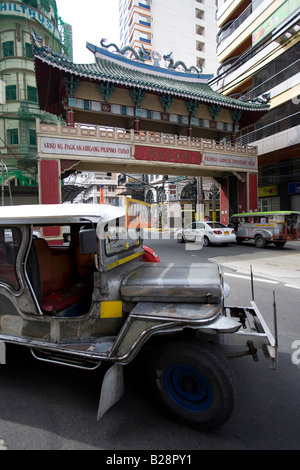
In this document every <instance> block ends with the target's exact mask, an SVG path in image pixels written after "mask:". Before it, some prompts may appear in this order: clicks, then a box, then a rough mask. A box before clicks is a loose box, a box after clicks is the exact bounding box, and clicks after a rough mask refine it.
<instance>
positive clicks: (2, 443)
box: [0, 439, 7, 450]
mask: <svg viewBox="0 0 300 470" xmlns="http://www.w3.org/2000/svg"><path fill="white" fill-rule="evenodd" d="M0 450H7V447H6V445H5V441H4V439H0Z"/></svg>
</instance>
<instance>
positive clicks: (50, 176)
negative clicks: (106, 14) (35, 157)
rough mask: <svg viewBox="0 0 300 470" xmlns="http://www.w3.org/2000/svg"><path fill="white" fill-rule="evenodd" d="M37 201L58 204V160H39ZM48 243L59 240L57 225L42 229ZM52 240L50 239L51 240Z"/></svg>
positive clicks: (55, 242) (59, 189)
mask: <svg viewBox="0 0 300 470" xmlns="http://www.w3.org/2000/svg"><path fill="white" fill-rule="evenodd" d="M39 201H40V204H60V203H61V187H60V162H59V161H58V160H40V161H39ZM43 235H44V237H46V238H48V243H49V244H58V243H60V242H61V240H60V239H61V233H60V228H59V227H47V228H45V229H44V230H43ZM51 240H52V241H51Z"/></svg>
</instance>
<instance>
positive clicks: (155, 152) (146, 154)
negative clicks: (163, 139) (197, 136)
mask: <svg viewBox="0 0 300 470" xmlns="http://www.w3.org/2000/svg"><path fill="white" fill-rule="evenodd" d="M134 158H135V159H136V160H146V161H148V162H168V163H187V164H189V165H200V164H201V161H202V154H201V153H200V152H199V151H198V152H194V151H192V150H185V149H183V150H181V149H171V148H163V147H146V146H142V145H136V146H135V153H134Z"/></svg>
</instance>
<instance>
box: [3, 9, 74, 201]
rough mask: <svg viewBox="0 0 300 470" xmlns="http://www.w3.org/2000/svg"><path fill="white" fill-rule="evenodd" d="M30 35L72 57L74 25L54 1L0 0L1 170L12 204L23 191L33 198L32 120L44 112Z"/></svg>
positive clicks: (34, 183) (34, 175) (33, 139)
mask: <svg viewBox="0 0 300 470" xmlns="http://www.w3.org/2000/svg"><path fill="white" fill-rule="evenodd" d="M33 37H34V39H35V41H37V42H38V43H39V44H40V45H41V46H43V47H45V48H51V50H52V51H53V52H55V53H58V54H64V55H65V56H66V57H67V58H68V59H70V60H72V27H71V26H70V25H66V24H65V23H64V22H63V21H62V20H61V19H60V18H59V16H58V12H57V6H56V1H55V0H23V1H18V2H14V1H11V2H7V1H3V0H0V85H1V86H0V90H1V91H0V117H1V119H0V152H1V162H0V171H1V184H3V182H5V184H4V185H5V193H6V194H8V192H9V191H8V188H9V186H10V189H11V190H12V191H13V196H14V203H20V202H23V203H24V197H25V196H26V197H27V202H33V201H36V200H37V182H36V175H37V146H36V145H37V144H36V125H35V119H36V117H43V116H44V117H45V113H44V112H41V111H40V107H39V103H38V98H37V91H36V78H35V68H34V60H33V53H32V44H31V40H32V38H33ZM47 119H54V116H51V115H47ZM55 119H56V118H55ZM8 183H9V186H8Z"/></svg>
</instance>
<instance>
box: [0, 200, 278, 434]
mask: <svg viewBox="0 0 300 470" xmlns="http://www.w3.org/2000/svg"><path fill="white" fill-rule="evenodd" d="M34 232H35V236H33V234H34ZM66 232H67V233H69V234H70V236H69V237H68V240H67V241H63V233H66ZM148 255H149V254H148ZM144 259H145V258H144V249H143V244H142V236H141V229H140V228H138V225H137V224H134V225H133V227H130V226H129V227H127V224H126V218H125V215H124V211H123V210H122V209H121V208H116V207H112V206H108V205H89V204H62V205H44V206H43V205H33V206H32V205H30V206H13V207H1V208H0V341H1V342H3V343H4V344H5V343H12V344H17V345H21V346H24V347H27V348H29V349H30V350H31V352H32V354H33V356H34V357H35V358H36V359H38V360H41V361H46V362H52V363H56V364H60V365H68V366H73V367H78V368H86V369H91V370H94V369H96V368H98V367H99V366H100V365H101V364H102V365H103V364H109V365H110V367H109V368H108V370H107V372H106V374H105V376H104V379H103V382H102V388H101V393H100V400H99V408H98V419H100V418H101V417H102V416H103V414H104V413H105V412H107V410H108V409H109V408H110V407H111V406H112V405H113V404H114V403H116V402H117V401H118V400H119V399H120V398H121V397H122V395H123V392H124V381H123V372H124V367H125V366H126V365H127V364H128V363H130V362H131V361H132V360H134V359H135V357H136V356H137V355H138V353H139V352H140V351H141V350H142V348H143V346H144V345H145V344H147V347H148V348H149V351H151V359H150V363H149V365H148V367H149V383H150V386H151V387H152V389H153V390H154V393H155V394H156V396H157V398H158V399H159V400H160V401H161V402H162V403H163V404H164V405H165V407H166V409H168V410H169V411H170V412H171V413H172V414H173V416H174V417H175V418H177V419H178V420H180V421H182V422H183V423H185V424H187V425H189V426H192V427H196V428H198V429H201V430H208V429H212V428H214V427H217V426H220V425H222V424H224V423H225V422H226V421H227V420H228V419H229V417H230V415H231V412H232V409H233V404H234V396H235V378H234V374H233V372H232V369H231V367H230V365H229V359H230V358H232V357H240V356H244V355H252V357H253V358H254V360H257V359H258V354H260V353H258V350H262V351H263V352H264V355H265V357H266V359H267V360H268V361H269V363H270V367H272V368H275V367H276V348H277V345H276V335H275V339H274V337H273V335H272V333H271V332H270V330H269V328H268V326H267V325H266V323H265V321H264V319H263V317H262V315H261V313H260V312H259V309H258V308H257V306H256V304H255V302H253V301H252V302H251V306H249V307H238V306H235V307H230V306H225V292H227V291H228V289H227V287H226V285H225V284H224V280H223V273H222V269H221V267H220V266H218V265H217V264H214V263H203V264H194V263H193V264H190V265H188V264H186V265H183V264H177V265H176V264H174V263H170V264H168V263H167V264H166V263H160V262H149V261H147V262H146V261H144ZM147 259H149V257H148V258H147ZM155 261H157V258H156V259H155ZM218 343H220V344H222V347H227V345H228V346H229V349H230V354H229V353H228V354H227V353H225V352H224V353H221V352H220V351H219V347H218Z"/></svg>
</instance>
